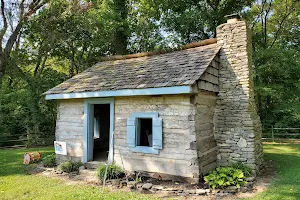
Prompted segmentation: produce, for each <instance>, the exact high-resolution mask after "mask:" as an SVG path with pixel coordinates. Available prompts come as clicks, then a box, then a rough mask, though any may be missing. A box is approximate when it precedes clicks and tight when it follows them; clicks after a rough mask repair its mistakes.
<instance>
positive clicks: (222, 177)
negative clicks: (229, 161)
mask: <svg viewBox="0 0 300 200" xmlns="http://www.w3.org/2000/svg"><path fill="white" fill-rule="evenodd" d="M245 178H246V177H245V175H244V173H243V171H242V170H240V169H235V168H233V167H218V168H216V170H214V171H213V172H211V173H209V174H208V175H206V176H204V181H205V182H206V183H208V184H209V185H210V187H212V188H213V189H216V188H218V189H219V188H224V187H227V186H236V187H237V188H240V187H241V185H244V184H246V183H247V182H246V181H245Z"/></svg>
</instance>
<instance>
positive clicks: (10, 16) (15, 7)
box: [0, 0, 47, 86]
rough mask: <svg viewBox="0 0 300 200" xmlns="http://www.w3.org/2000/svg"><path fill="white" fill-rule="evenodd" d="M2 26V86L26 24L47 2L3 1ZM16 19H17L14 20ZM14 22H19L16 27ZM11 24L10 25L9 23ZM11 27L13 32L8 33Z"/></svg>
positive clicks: (0, 68) (0, 52)
mask: <svg viewBox="0 0 300 200" xmlns="http://www.w3.org/2000/svg"><path fill="white" fill-rule="evenodd" d="M0 2H1V18H2V21H1V24H2V25H3V27H2V28H1V30H0V44H1V45H0V86H1V83H2V78H3V76H4V74H5V71H6V69H7V67H8V66H9V61H10V58H11V52H12V49H13V46H14V45H15V43H16V42H17V40H18V38H20V32H21V29H22V27H23V25H24V24H26V23H27V21H28V20H29V19H30V18H31V17H32V16H33V15H34V14H35V13H36V12H37V11H38V10H39V9H40V8H42V7H43V6H44V5H46V3H47V0H33V1H31V3H28V4H27V3H26V4H25V0H21V2H20V3H19V2H18V1H16V2H14V1H6V2H5V1H4V0H1V1H0ZM14 17H16V19H14ZM13 21H17V24H16V26H14V23H13ZM9 22H10V23H9ZM9 26H10V29H11V31H8V28H9ZM5 39H7V40H5Z"/></svg>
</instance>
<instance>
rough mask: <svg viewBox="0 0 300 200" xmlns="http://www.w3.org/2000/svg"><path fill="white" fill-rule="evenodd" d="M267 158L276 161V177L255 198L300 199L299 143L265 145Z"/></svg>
mask: <svg viewBox="0 0 300 200" xmlns="http://www.w3.org/2000/svg"><path fill="white" fill-rule="evenodd" d="M264 151H265V160H266V161H268V160H272V161H274V162H275V168H276V179H275V180H274V181H273V182H272V184H271V186H270V187H269V188H268V189H267V190H266V191H265V192H263V193H261V194H259V195H258V196H256V197H255V199H272V200H273V199H284V200H286V199H287V200H289V199H300V167H299V166H300V146H299V144H267V145H264Z"/></svg>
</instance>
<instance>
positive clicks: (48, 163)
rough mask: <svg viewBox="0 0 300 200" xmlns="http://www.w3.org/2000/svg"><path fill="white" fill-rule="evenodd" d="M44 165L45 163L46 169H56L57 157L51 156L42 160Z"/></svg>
mask: <svg viewBox="0 0 300 200" xmlns="http://www.w3.org/2000/svg"><path fill="white" fill-rule="evenodd" d="M42 163H43V165H44V167H54V166H55V164H56V155H55V154H51V155H48V156H45V157H44V158H43V159H42Z"/></svg>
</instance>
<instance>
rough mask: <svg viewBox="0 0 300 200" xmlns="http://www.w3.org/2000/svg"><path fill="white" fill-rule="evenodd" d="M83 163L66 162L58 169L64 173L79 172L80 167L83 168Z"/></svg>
mask: <svg viewBox="0 0 300 200" xmlns="http://www.w3.org/2000/svg"><path fill="white" fill-rule="evenodd" d="M82 165H83V164H82V162H74V161H66V162H62V163H60V164H59V165H58V166H57V169H58V170H60V171H63V172H67V173H70V172H78V171H79V167H80V166H82Z"/></svg>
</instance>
